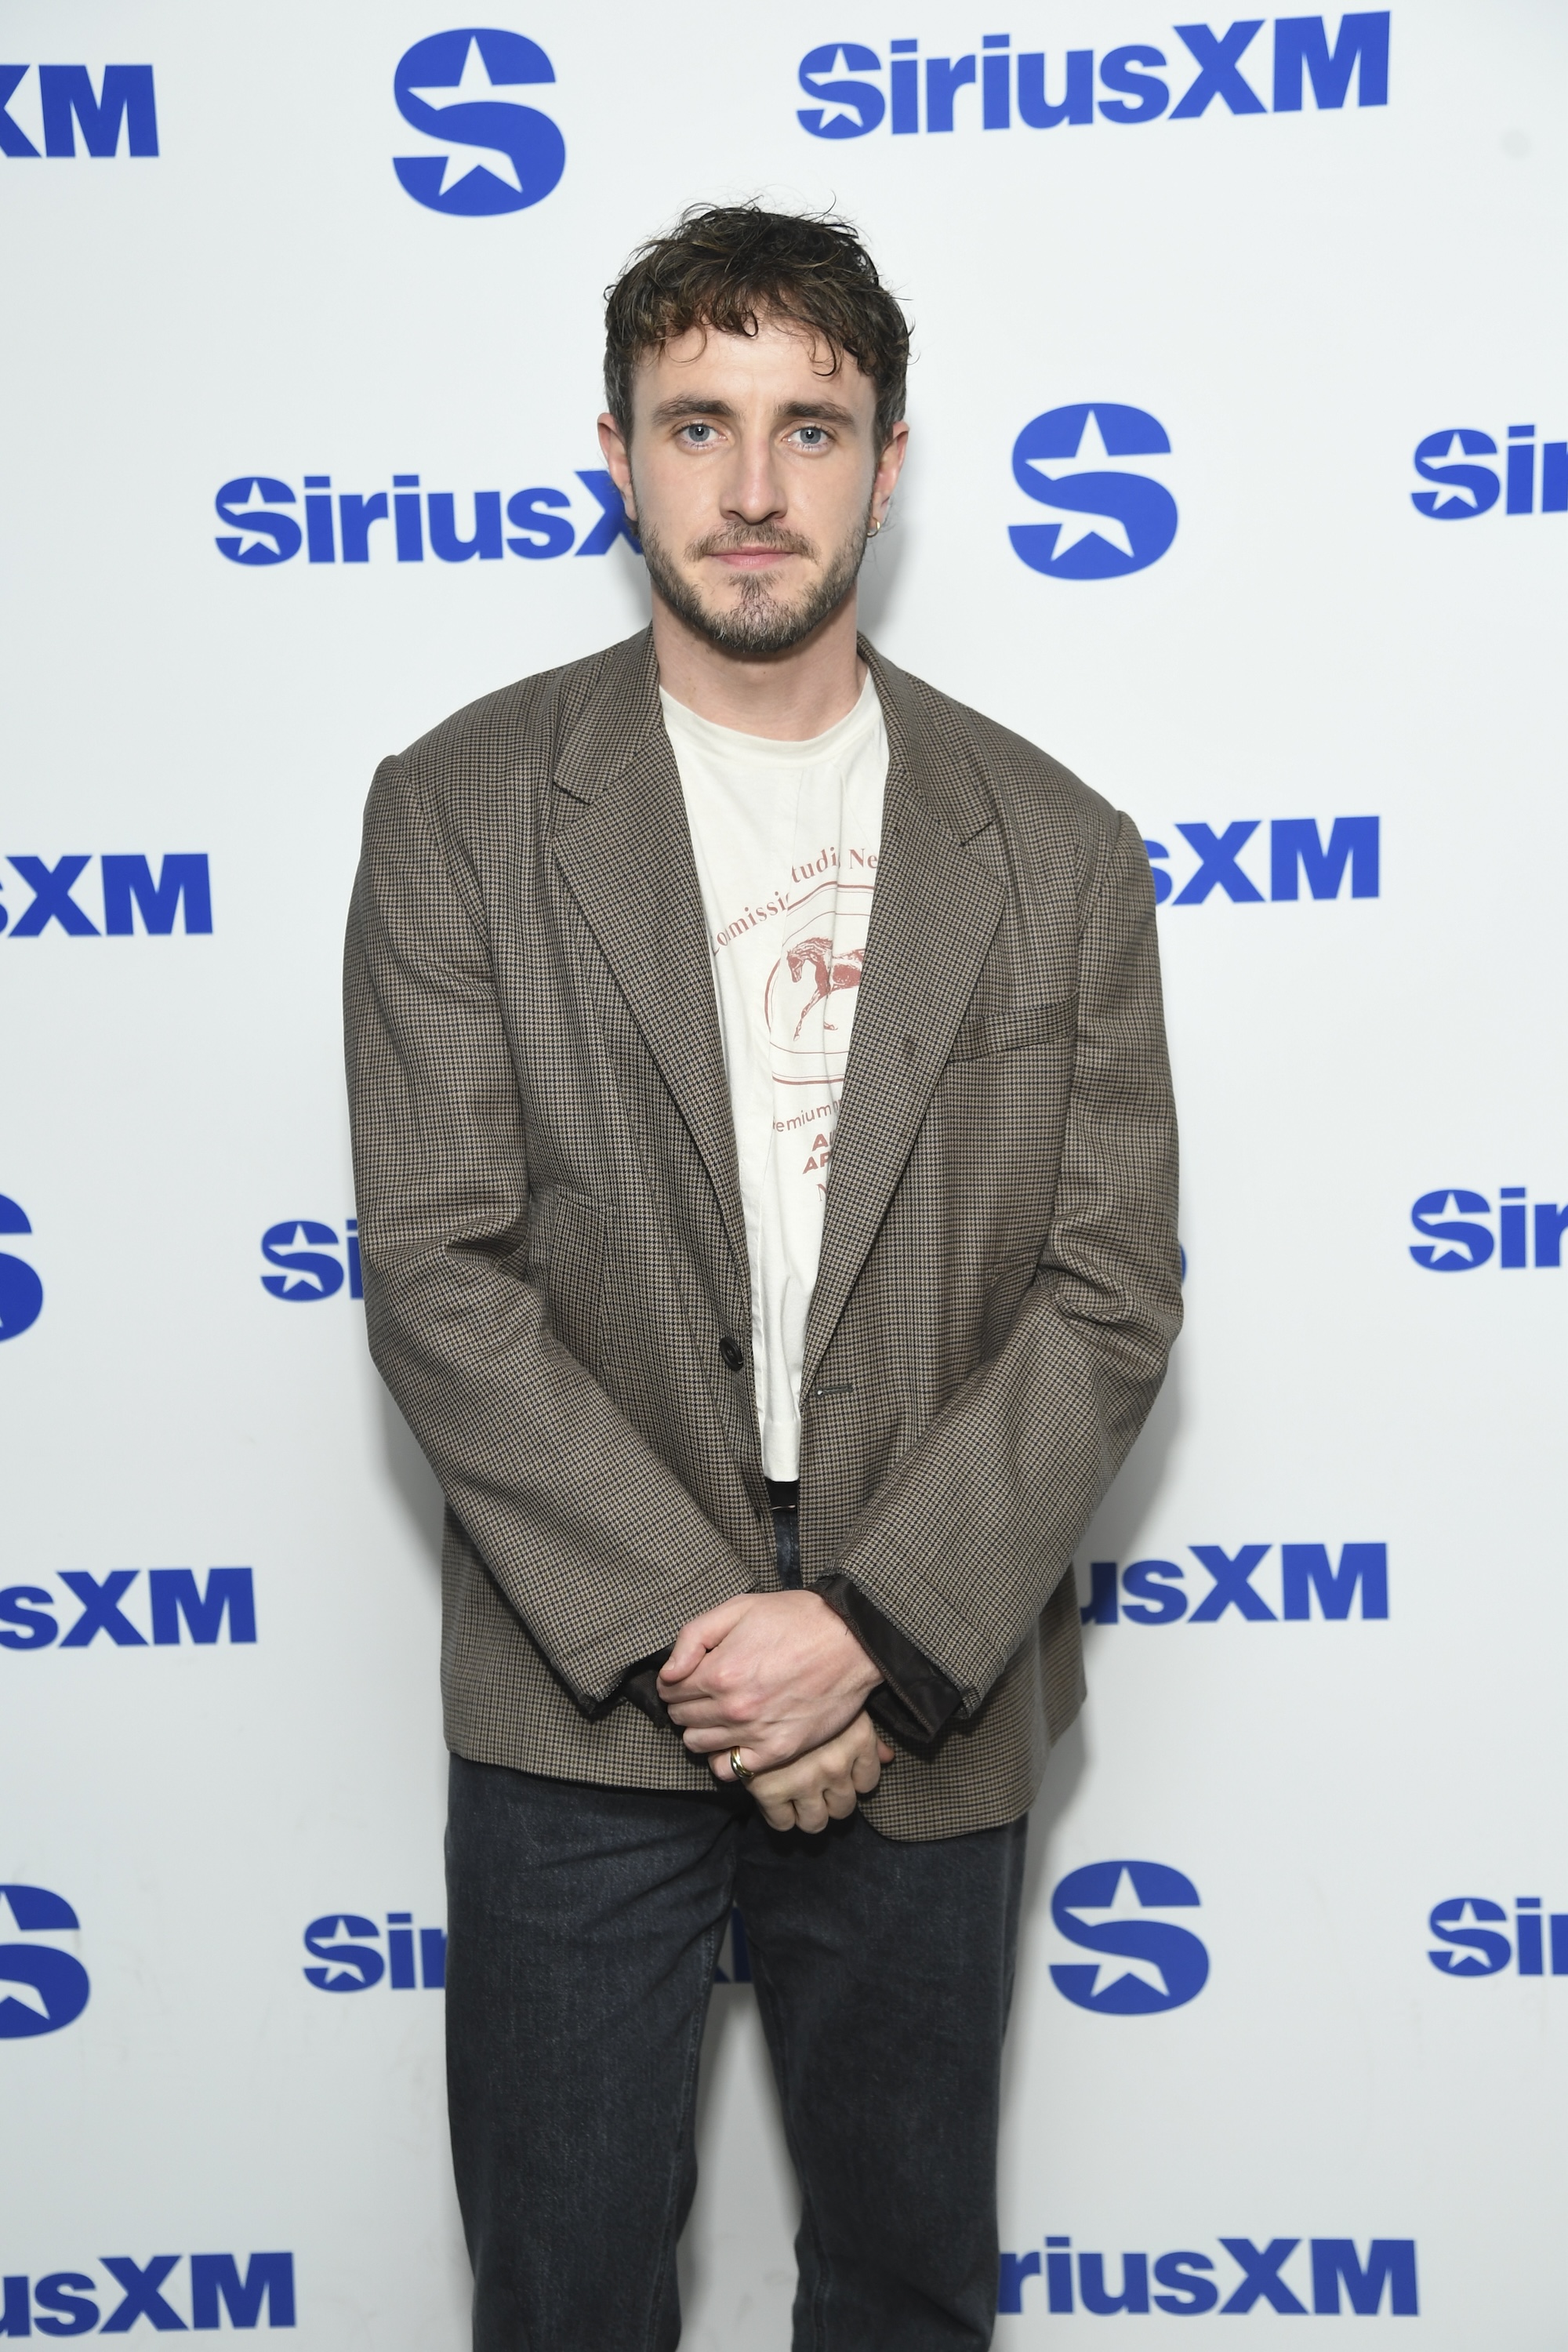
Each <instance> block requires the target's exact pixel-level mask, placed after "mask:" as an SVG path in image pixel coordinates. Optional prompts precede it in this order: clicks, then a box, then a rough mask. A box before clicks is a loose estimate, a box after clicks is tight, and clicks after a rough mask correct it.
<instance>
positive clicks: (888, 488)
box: [871, 417, 910, 530]
mask: <svg viewBox="0 0 1568 2352" xmlns="http://www.w3.org/2000/svg"><path fill="white" fill-rule="evenodd" d="M909 446H910V428H909V426H908V425H906V424H905V423H904V421H903V419H902V418H901V417H900V420H899V422H898V424H897V425H894V427H893V429H892V432H891V433H890V434H889V436H888V446H887V447H886V448H885V449H884V450H883V452H882V454H881V456H880V457H879V458H878V460H877V472H876V476H875V478H874V479H873V481H872V484H871V513H872V516H873V518H874V519H875V521H876V525H877V528H878V530H880V529H881V527H882V525H883V523H884V522H885V521H886V520H887V519H888V508H889V503H890V501H891V499H892V495H893V492H894V490H895V489H896V488H898V481H899V476H900V474H901V473H902V472H903V470H904V458H905V457H906V455H907V454H908V451H909Z"/></svg>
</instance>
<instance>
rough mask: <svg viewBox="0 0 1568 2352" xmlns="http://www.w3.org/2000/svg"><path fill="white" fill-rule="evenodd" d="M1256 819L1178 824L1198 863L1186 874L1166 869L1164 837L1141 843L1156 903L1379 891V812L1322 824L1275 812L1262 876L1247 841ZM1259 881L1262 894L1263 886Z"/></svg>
mask: <svg viewBox="0 0 1568 2352" xmlns="http://www.w3.org/2000/svg"><path fill="white" fill-rule="evenodd" d="M1262 823H1263V820H1262V819H1261V818H1260V817H1237V818H1234V819H1233V820H1232V821H1231V823H1229V824H1225V825H1220V826H1217V827H1216V826H1215V825H1209V824H1196V823H1192V824H1177V825H1176V826H1175V827H1174V830H1175V832H1177V833H1178V834H1180V835H1181V837H1182V839H1183V840H1184V842H1185V843H1186V845H1187V847H1188V849H1190V850H1191V851H1192V853H1193V855H1194V856H1195V857H1196V859H1197V861H1198V862H1197V864H1196V865H1195V866H1194V867H1193V868H1192V869H1191V871H1190V872H1187V873H1181V872H1180V871H1179V870H1178V871H1177V872H1176V873H1173V872H1172V871H1171V870H1170V866H1171V859H1172V855H1173V853H1172V850H1171V847H1170V845H1169V843H1168V842H1166V841H1164V840H1163V839H1162V840H1154V841H1145V842H1144V844H1143V846H1144V848H1145V849H1146V850H1147V852H1148V853H1149V860H1150V864H1151V866H1152V868H1153V875H1154V899H1155V903H1156V905H1158V906H1162V907H1163V906H1164V905H1166V904H1167V903H1169V904H1170V905H1171V906H1173V907H1203V906H1206V905H1207V904H1208V903H1209V901H1210V900H1211V899H1213V900H1214V901H1215V904H1216V905H1219V904H1223V903H1224V902H1225V901H1226V900H1227V899H1228V900H1229V901H1230V903H1231V904H1232V905H1233V906H1237V907H1258V906H1261V905H1262V904H1263V902H1264V898H1265V897H1266V896H1267V898H1269V899H1270V900H1272V901H1273V903H1274V904H1276V905H1279V904H1287V905H1288V904H1290V903H1291V902H1293V901H1295V900H1297V899H1300V898H1302V897H1303V896H1305V897H1307V898H1344V897H1349V898H1377V897H1378V896H1379V894H1380V891H1381V887H1382V878H1383V873H1382V846H1383V843H1382V833H1383V828H1382V824H1381V823H1380V821H1379V820H1378V818H1376V817H1374V816H1336V817H1331V818H1327V819H1325V820H1323V821H1322V822H1321V823H1320V821H1319V820H1318V819H1317V818H1316V817H1310V816H1277V817H1274V818H1273V819H1271V820H1270V822H1269V826H1268V872H1267V874H1264V873H1263V871H1262V870H1261V867H1260V866H1258V863H1257V854H1256V851H1249V847H1248V845H1249V844H1250V843H1251V842H1252V837H1253V835H1255V834H1256V833H1258V832H1259V831H1260V830H1261V827H1262ZM1258 846H1259V847H1260V846H1261V844H1259V845H1258ZM1244 852H1247V853H1248V864H1247V865H1243V863H1242V857H1243V853H1244ZM1175 855H1176V856H1181V855H1182V853H1181V852H1180V851H1177V852H1176V853H1175ZM1249 867H1250V869H1251V870H1249ZM1178 881H1179V882H1180V887H1179V888H1178V887H1177V884H1178ZM1265 881H1266V882H1267V884H1268V889H1267V892H1265V890H1264V889H1263V888H1262V887H1261V885H1262V884H1263V883H1264V882H1265ZM1347 881H1348V883H1349V886H1350V887H1349V889H1348V891H1347V889H1346V887H1345V885H1346V883H1347ZM1303 883H1304V884H1305V885H1306V888H1305V891H1304V892H1303V889H1302V887H1301V886H1302V884H1303ZM1216 894H1217V895H1216Z"/></svg>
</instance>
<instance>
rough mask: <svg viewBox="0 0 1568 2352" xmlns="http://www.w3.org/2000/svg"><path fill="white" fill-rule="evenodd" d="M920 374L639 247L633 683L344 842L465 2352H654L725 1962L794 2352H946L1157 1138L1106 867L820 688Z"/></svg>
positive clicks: (575, 670)
mask: <svg viewBox="0 0 1568 2352" xmlns="http://www.w3.org/2000/svg"><path fill="white" fill-rule="evenodd" d="M907 357H908V330H907V327H906V323H905V320H904V319H903V316H902V313H901V312H900V309H899V307H898V305H897V303H896V302H895V301H894V300H893V299H892V298H891V297H890V296H889V294H888V293H887V292H886V290H885V289H883V288H882V287H881V285H880V284H879V280H878V278H877V274H876V271H875V269H874V268H873V267H872V265H871V262H870V260H869V259H868V256H867V255H866V253H865V252H864V250H863V249H862V247H860V246H859V245H858V242H857V241H856V239H855V237H854V236H853V234H852V232H851V231H850V230H849V229H848V228H847V227H846V226H844V225H843V224H841V223H838V222H836V221H832V220H818V219H796V218H794V217H790V216H786V215H779V214H773V213H767V212H763V211H762V210H760V209H758V208H756V207H755V206H751V205H742V206H735V207H727V208H722V209H717V210H710V211H704V212H698V213H695V214H692V215H689V216H688V217H687V218H686V219H685V220H684V221H683V223H682V224H681V226H679V228H678V229H677V230H676V232H675V233H674V234H673V235H672V236H668V237H664V238H660V239H658V240H656V241H655V242H654V243H652V244H650V245H649V246H647V247H645V248H644V249H643V251H642V252H641V253H640V254H639V255H638V256H637V258H636V259H635V260H634V262H633V263H632V265H631V267H630V268H629V269H628V270H627V272H626V275H625V276H624V277H623V278H622V279H621V281H620V283H619V284H618V285H617V286H616V288H615V289H613V290H612V292H611V295H610V298H609V310H608V348H607V353H606V367H605V377H606V394H607V401H608V407H607V410H606V413H605V415H604V416H603V417H602V418H601V419H600V427H599V429H600V436H601V439H602V442H603V445H604V449H605V462H606V464H607V465H608V466H609V467H610V470H611V472H612V474H613V475H614V477H615V479H616V484H617V485H618V487H619V488H620V490H621V493H622V496H623V498H624V499H625V500H626V512H627V515H628V517H629V518H630V519H631V520H632V521H633V522H634V524H635V525H636V527H637V530H638V531H639V532H640V534H641V540H642V546H643V551H644V553H645V555H646V557H647V572H648V578H649V583H650V585H651V588H652V592H653V619H652V627H651V630H650V631H648V632H645V633H644V634H643V635H640V636H637V637H635V638H633V639H632V640H631V641H630V642H629V643H627V644H625V645H621V646H614V647H612V648H611V649H610V650H609V651H608V652H606V653H604V654H600V655H596V656H594V657H592V658H591V659H589V660H586V661H581V662H575V663H573V664H571V665H569V666H568V667H566V668H564V669H561V670H557V671H554V672H552V673H550V674H549V675H547V676H544V677H532V678H529V679H525V680H524V681H523V682H522V683H521V685H518V686H514V687H510V688H505V689H504V690H503V691H502V692H500V693H499V694H496V695H492V696H490V697H489V698H487V699H485V700H484V701H481V702H479V703H476V704H474V705H473V706H472V707H471V708H470V709H468V710H465V711H461V712H459V713H458V715H457V717H456V718H454V719H449V720H447V723H446V724H445V725H444V726H442V727H439V728H437V730H435V731H434V733H432V734H430V735H428V736H426V738H425V739H424V740H422V741H420V742H419V743H416V745H414V747H413V748H412V749H411V750H410V751H406V752H405V753H404V754H403V756H402V757H401V758H399V759H390V760H387V761H384V764H383V766H382V768H381V769H380V771H379V772H378V774H377V776H376V779H375V784H374V790H373V792H372V794H371V800H370V805H369V810H368V813H367V816H366V821H365V836H364V855H363V863H362V866H361V869H360V876H359V881H358V885H357V888H356V891H355V896H354V903H353V914H352V917H351V921H350V929H349V948H348V975H347V1003H348V1043H349V1073H350V1086H351V1092H352V1097H353V1116H354V1136H355V1150H356V1166H357V1171H358V1189H359V1216H360V1244H361V1251H362V1255H363V1264H364V1274H365V1299H366V1307H367V1310H368V1315H369V1322H370V1334H371V1345H372V1348H373V1350H374V1355H375V1359H376V1361H377V1363H378V1364H379V1365H380V1367H381V1369H382V1370H383V1372H384V1375H385V1377H386V1379H387V1381H388V1382H389V1384H390V1386H391V1388H392V1390H393V1392H394V1394H395V1396H396V1398H397V1400H398V1402H399V1404H400V1405H401V1406H402V1408H403V1411H404V1412H405V1414H406V1416H407V1418H408V1421H409V1423H410V1424H411V1425H412V1427H413V1429H414V1431H415V1432H416V1435H417V1436H418V1438H419V1441H420V1443H421V1444H422V1445H423V1446H424V1448H425V1450H426V1454H428V1455H429V1458H430V1461H431V1463H432V1464H433V1465H434V1466H435V1469H436V1471H437V1475H438V1476H439V1478H440V1480H441V1483H442V1486H443V1487H444V1489H445V1492H446V1496H447V1538H446V1547H445V1633H444V1641H443V1682H444V1690H445V1696H446V1706H447V1737H448V1743H449V1745H450V1747H451V1748H452V1750H453V1758H452V1766H451V1773H452V1778H451V1796H450V1822H449V1829H448V1839H447V1856H448V1882H449V1885H448V1892H449V1904H450V1912H449V1932H450V1938H451V1941H450V1949H449V1957H448V1963H447V2018H448V2029H447V2030H448V2062H449V2085H450V2098H451V2119H452V2137H453V2147H454V2151H455V2159H456V2166H457V2174H458V2193H459V2197H460V2200H461V2203H462V2209H463V2215H464V2221H465V2225H466V2229H467V2232H468V2248H469V2252H470V2254H471V2257H472V2261H473V2266H474V2276H475V2341H476V2344H477V2345H478V2347H480V2352H524V2347H528V2352H634V2348H635V2352H641V2347H670V2346H673V2345H675V2344H676V2343H677V2341H678V2339H679V2305H678V2300H677V2294H676V2284H675V2268H674V2252H675V2242H676V2239H677V2237H678V2234H679V2230H680V2228H681V2226H682V2224H683V2222H684V2221H685V2218H686V2214H687V2211H688V2210H689V2205H690V2201H691V2197H692V2193H693V2189H694V2185H695V2179H696V2164H695V2157H694V2153H693V2126H692V2114H693V2100H694V2093H695V2084H696V2074H697V2062H698V2053H699V2049H700V2041H701V2033H702V2024H703V2018H704V2013H705V2010H706V2004H707V2000H708V1993H709V1987H710V1983H711V1981H712V1976H713V1968H714V1960H715V1955H716V1953H717V1950H718V1947H719V1942H720V1938H721V1934H722V1932H723V1929H724V1927H725V1925H726V1923H727V1921H728V1919H729V1916H730V1911H731V1903H732V1902H738V1903H739V1906H740V1907H741V1910H742V1915H743V1916H744V1919H745V1923H746V1929H747V1933H748V1936H749V1938H750V1945H751V1951H752V1966H753V1971H754V1978H755V1984H756V1990H757V1999H758V2003H759V2007H760V2009H761V2012H762V2017H763V2026H764V2029H765V2032H766V2034H767V2038H768V2043H769V2047H770V2050H771V2053H772V2055H773V2065H774V2069H775V2073H776V2076H777V2080H778V2085H779V2091H780V2095H781V2098H782V2101H783V2105H784V2118H785V2124H786V2128H787V2131H788V2136H789V2143H790V2147H791V2150H792V2153H793V2156H794V2159H795V2167H796V2169H797V2172H798V2175H799V2179H800V2189H801V2197H802V2208H803V2212H802V2221H801V2228H800V2235H799V2240H798V2242H797V2252H798V2257H799V2267H800V2282H799V2291H798V2294H797V2298H796V2304H795V2346H796V2347H797V2352H806V2347H810V2352H949V2347H960V2346H962V2347H982V2346H984V2345H985V2344H987V2343H989V2341H990V2339H991V2329H992V2324H993V2319H994V2310H995V2294H996V2252H997V2249H996V2218H995V2185H994V2176H995V2140H996V2119H997V2103H998V2086H999V2077H1000V2052H1001V2042H1002V2034H1003V2029H1004V2025H1005V2019H1006V2013H1007V2005H1008V1999H1009V1995H1010V1991H1011V1984H1012V1973H1013V1954H1014V1942H1015V1933H1016V1919H1017V1907H1018V1893H1019V1884H1020V1874H1021V1871H1022V1865H1023V1854H1024V1829H1025V1816H1026V1811H1027V1808H1028V1806H1029V1803H1030V1801H1031V1799H1032V1798H1033V1796H1034V1794H1035V1791H1036V1789H1037V1785H1038V1782H1039V1778H1040V1773H1041V1770H1042V1769H1043V1766H1044V1761H1045V1757H1046V1752H1047V1748H1048V1746H1049V1743H1050V1741H1051V1739H1052V1738H1055V1737H1057V1736H1058V1735H1059V1733H1060V1732H1061V1731H1062V1730H1063V1729H1064V1728H1065V1727H1066V1726H1067V1724H1068V1722H1069V1721H1070V1720H1071V1718H1072V1716H1073V1714H1074V1713H1075V1711H1076V1709H1077V1706H1078V1704H1079V1696H1080V1688H1081V1670H1080V1663H1079V1618H1078V1607H1077V1601H1076V1596H1075V1592H1074V1589H1073V1580H1072V1577H1071V1575H1070V1573H1069V1564H1070V1560H1071V1555H1072V1551H1073V1547H1074V1545H1075V1544H1076V1542H1077V1541H1078V1538H1079V1535H1080V1534H1081V1532H1082V1529H1083V1528H1084V1526H1085V1524H1086V1522H1087V1520H1088V1518H1089V1514H1090V1512H1091V1511H1092V1509H1093V1508H1094V1507H1095V1505H1096V1503H1097V1502H1098V1500H1099V1498H1100V1496H1101V1495H1102V1494H1103V1492H1104V1490H1105V1487H1106V1486H1107V1484H1108V1483H1109V1481H1110V1477H1111V1476H1112V1475H1113V1474H1114V1472H1115V1470H1116V1467H1117V1465H1118V1464H1119V1463H1120V1462H1121V1458H1122V1456H1123V1454H1125V1453H1126V1450H1127V1448H1128V1446H1129V1445H1130V1444H1131V1441H1132V1439H1133V1437H1134V1436H1135V1434H1136V1433H1137V1431H1138V1429H1139V1426H1140V1424H1141V1423H1142V1420H1143V1417H1144V1415H1145V1413H1146V1412H1147V1411H1148V1409H1149V1405H1150V1403H1151V1402H1152V1398H1153V1396H1154V1393H1155V1391H1156V1390H1157V1388H1158V1386H1159V1383H1160V1381H1161V1378H1162V1376H1163V1370H1164V1364H1165V1359H1166V1354H1167V1351H1168V1349H1169V1347H1170V1343H1171V1340H1172V1339H1173V1335H1174V1333H1175V1330H1176V1327H1177V1323H1178V1321H1179V1318H1180V1307H1179V1291H1178V1273H1177V1251H1176V1242H1175V1234H1174V1223H1173V1219H1174V1206H1175V1139H1174V1129H1173V1113H1172V1106H1171V1097H1170V1086H1169V1078H1168V1075H1167V1070H1166V1063H1165V1052H1164V1043H1163V1031H1162V1024H1161V1010H1160V992H1159V977H1158V968H1157V962H1156V950H1155V943H1154V901H1153V893H1152V886H1151V882H1150V878H1149V873H1148V867H1147V865H1146V862H1145V859H1144V855H1143V849H1142V843H1141V841H1140V839H1139V836H1138V833H1137V830H1136V828H1135V827H1134V826H1133V825H1132V824H1131V822H1130V821H1129V820H1128V819H1127V818H1125V817H1118V816H1117V815H1116V814H1115V813H1114V812H1113V811H1112V810H1111V809H1110V808H1109V807H1108V806H1107V805H1106V803H1104V802H1102V801H1100V799H1098V798H1097V797H1096V796H1095V795H1093V794H1092V793H1089V792H1088V791H1087V790H1086V789H1085V788H1084V787H1083V786H1082V785H1081V784H1079V782H1077V781H1076V780H1075V779H1074V778H1073V777H1071V776H1069V775H1068V774H1067V773H1066V772H1064V771H1063V770H1062V769H1060V768H1058V767H1057V766H1056V765H1055V764H1054V763H1053V762H1052V761H1049V760H1047V758H1045V757H1044V755H1043V754H1041V753H1040V752H1038V751H1036V750H1034V749H1033V748H1032V747H1031V746H1030V745H1028V744H1026V743H1025V742H1022V741H1021V740H1019V739H1018V738H1017V737H1016V736H1014V735H1011V734H1009V733H1007V732H1006V731H1005V730H1004V729H1002V728H1000V727H997V726H994V725H993V724H992V723H991V722H990V721H988V720H986V719H982V718H980V717H979V716H978V715H977V714H975V713H974V712H973V711H970V710H966V709H963V708H962V707H961V706H960V705H958V704H956V703H953V702H952V701H949V700H948V699H947V698H945V697H944V696H942V695H941V694H938V693H936V692H934V691H933V690H932V689H931V688H930V687H927V686H925V685H923V684H921V682H920V681H918V680H917V679H914V678H911V677H907V676H905V675H904V674H903V673H902V672H901V671H900V670H899V669H897V668H895V667H894V666H893V665H892V664H891V663H890V662H888V661H886V660H884V659H883V658H881V656H879V655H878V654H877V653H876V652H875V651H874V650H873V649H872V648H871V647H870V646H868V645H867V644H866V643H865V642H864V641H862V640H858V638H857V635H856V627H855V600H856V587H855V583H856V575H857V573H858V569H859V565H860V561H861V558H862V555H863V553H864V551H865V547H866V542H867V539H868V535H869V534H871V533H873V532H875V531H877V530H879V529H880V528H881V527H882V524H883V522H884V520H885V519H886V516H887V512H888V508H889V501H890V499H891V498H892V495H893V492H894V488H895V486H896V484H897V481H898V478H899V470H900V466H901V464H902V462H903V456H904V446H905V441H906V437H907V427H906V425H904V423H903V422H902V417H903V394H904V376H905V367H906V362H907ZM800 1832H810V1833H811V1834H806V1835H802V1834H801V1833H800Z"/></svg>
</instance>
